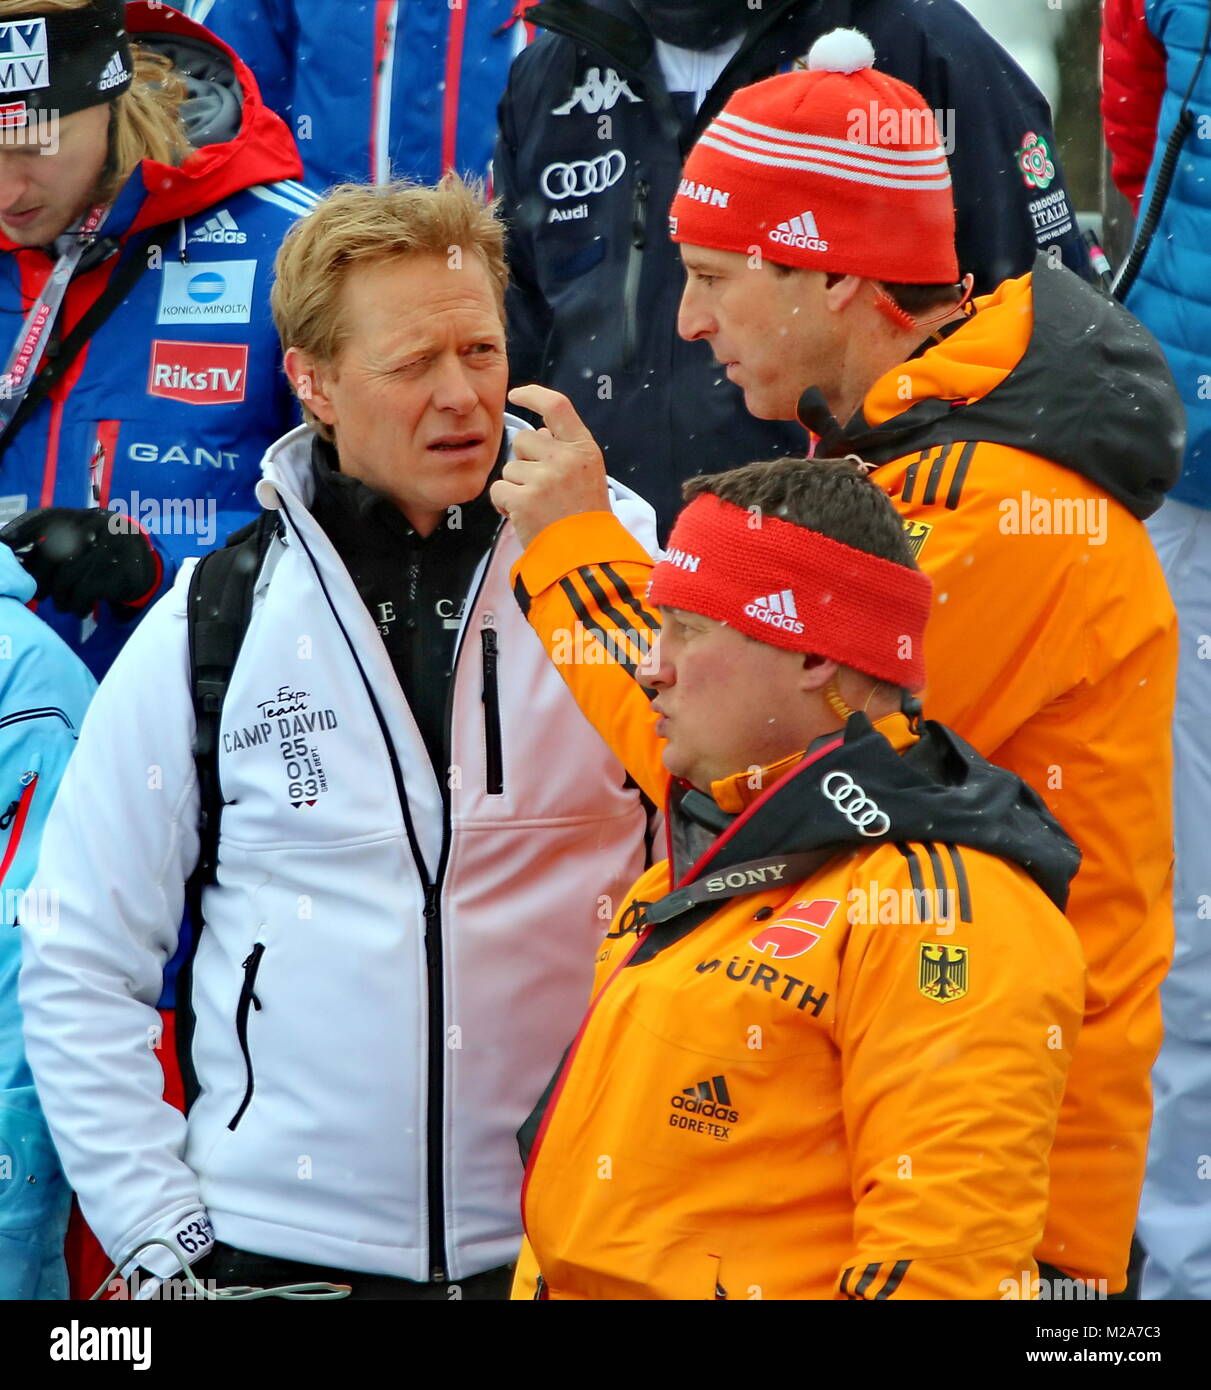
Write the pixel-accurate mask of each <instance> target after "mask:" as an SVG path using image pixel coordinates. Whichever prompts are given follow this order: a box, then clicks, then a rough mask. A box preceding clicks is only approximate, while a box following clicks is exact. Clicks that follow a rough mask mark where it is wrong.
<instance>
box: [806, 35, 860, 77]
mask: <svg viewBox="0 0 1211 1390" xmlns="http://www.w3.org/2000/svg"><path fill="white" fill-rule="evenodd" d="M874 65H875V50H874V47H873V45H872V44H871V41H870V40H869V39H868V38H867V37H866V35H865V34H864V33H863V32H862V31H861V30H860V29H834V30H833V31H832V32H831V33H829V34H821V36H820V37H819V38H818V39H817V40H816V42H815V43H814V44H812V46H811V48H810V49H809V50H808V54H807V66H808V67H809V68H810V69H811V71H812V72H859V71H860V70H861V69H862V68H873V67H874Z"/></svg>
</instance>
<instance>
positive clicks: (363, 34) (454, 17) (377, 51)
mask: <svg viewBox="0 0 1211 1390" xmlns="http://www.w3.org/2000/svg"><path fill="white" fill-rule="evenodd" d="M528 3H529V0H522V2H521V3H520V4H519V3H517V0H458V3H454V0H356V3H355V0H186V3H185V4H183V5H182V8H183V9H184V10H185V11H186V13H187V14H189V15H191V16H192V17H193V18H194V19H196V20H199V21H201V22H202V23H204V24H206V25H208V26H209V27H210V28H211V29H212V30H213V31H214V32H215V33H216V34H218V35H220V36H221V37H222V38H224V39H226V40H227V42H228V43H229V44H231V46H232V47H233V48H234V49H235V50H236V52H237V53H239V55H240V56H241V57H242V58H243V59H244V61H245V62H246V63H247V64H248V65H249V67H251V68H252V70H253V72H255V73H256V75H257V80H258V82H259V83H260V86H261V91H262V93H263V94H264V97H265V100H266V102H267V103H268V104H269V105H270V106H271V107H272V108H273V109H274V110H275V111H276V112H278V114H279V115H281V116H283V117H285V119H286V120H287V121H288V122H289V124H290V128H291V131H292V133H293V134H294V136H295V138H296V139H297V140H298V144H299V150H300V152H301V153H302V156H303V167H304V169H305V170H306V174H305V182H306V183H307V184H308V185H309V186H310V187H312V188H326V187H328V185H330V184H333V183H341V182H344V181H345V180H355V181H365V180H370V181H372V182H374V183H383V182H384V181H385V180H386V179H388V178H390V177H392V176H394V177H396V178H411V179H418V180H419V181H420V182H422V183H435V182H436V181H437V179H438V177H439V176H440V175H441V174H442V173H443V172H444V171H445V170H446V169H457V170H458V171H459V172H460V173H463V174H468V173H469V174H474V175H477V176H479V177H481V178H482V177H484V176H485V175H486V174H487V173H488V166H489V164H490V162H491V159H492V144H493V141H494V140H495V138H496V103H497V100H498V99H499V97H500V94H501V92H502V91H503V90H504V86H505V78H506V77H507V76H508V71H509V63H510V62H511V61H512V59H513V57H514V55H515V54H516V53H517V52H518V51H519V50H520V49H521V48H523V47H524V46H525V41H526V26H525V25H524V24H523V23H521V22H520V12H521V10H522V9H523V8H524V7H525V5H526V4H528Z"/></svg>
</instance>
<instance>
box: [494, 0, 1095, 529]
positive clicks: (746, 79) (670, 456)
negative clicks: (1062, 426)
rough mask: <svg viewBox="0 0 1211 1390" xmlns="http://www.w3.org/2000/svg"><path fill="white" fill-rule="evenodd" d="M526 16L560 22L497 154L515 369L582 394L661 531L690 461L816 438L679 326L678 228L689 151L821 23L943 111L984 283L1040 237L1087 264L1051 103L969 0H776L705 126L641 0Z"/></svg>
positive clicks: (580, 401)
mask: <svg viewBox="0 0 1211 1390" xmlns="http://www.w3.org/2000/svg"><path fill="white" fill-rule="evenodd" d="M526 18H527V20H530V21H533V22H534V23H535V24H537V25H539V26H540V27H541V28H542V29H543V30H545V31H546V32H544V33H543V34H542V35H541V36H540V37H539V38H538V39H537V40H536V41H535V42H534V43H533V44H531V45H530V47H529V48H528V49H526V50H525V51H524V52H523V53H522V54H521V55H520V57H518V59H517V60H516V61H515V62H514V64H513V68H512V70H511V72H510V77H509V85H508V88H507V89H506V91H505V95H504V97H503V99H502V101H501V105H500V138H499V140H498V142H497V151H496V162H495V170H494V172H495V185H496V190H497V192H498V193H499V194H500V195H501V196H502V199H503V212H504V215H505V217H506V218H507V219H508V220H509V222H510V223H511V231H510V235H509V247H508V255H509V264H510V269H511V271H512V277H513V283H512V287H511V289H510V292H509V298H508V316H509V359H510V368H511V376H512V379H513V383H514V384H515V385H516V384H521V383H524V382H528V381H538V382H541V383H542V384H544V385H546V386H550V387H553V388H554V389H555V390H558V391H562V392H564V393H565V394H566V395H568V396H569V397H571V399H572V401H573V403H574V404H575V406H576V408H577V410H578V411H579V412H580V414H581V416H582V418H583V419H584V420H585V422H586V424H587V425H588V427H589V428H590V429H591V430H592V431H593V433H594V435H595V436H596V438H597V440H598V442H599V443H600V444H601V445H602V447H603V449H604V451H605V454H606V464H607V466H608V468H609V470H610V472H611V474H612V475H613V476H614V477H616V478H619V479H620V480H622V481H625V482H626V483H627V484H629V485H630V486H631V487H633V488H635V490H636V491H637V492H639V493H641V494H642V495H643V496H644V497H646V498H647V499H648V501H649V502H651V503H652V505H653V506H654V507H655V508H656V512H657V516H658V517H659V519H660V522H661V527H662V532H663V530H665V529H667V527H668V525H669V524H670V523H671V520H672V518H673V516H674V515H675V514H676V512H677V510H678V509H679V507H680V502H681V492H680V484H681V482H682V480H684V479H685V478H688V477H691V476H693V475H694V474H696V473H703V472H714V471H716V470H719V469H724V468H731V467H734V466H736V465H737V464H741V463H748V462H751V461H752V460H754V459H760V458H773V457H777V456H779V455H785V454H795V453H798V454H801V453H802V452H803V450H804V442H805V441H804V434H803V430H802V428H801V427H799V426H798V425H796V424H793V423H789V422H779V421H773V422H770V421H760V420H755V419H753V418H752V417H751V416H750V415H749V414H748V412H747V411H746V410H745V407H744V398H743V395H742V394H741V392H740V391H739V389H738V388H736V387H735V386H733V385H732V384H731V383H730V382H728V381H727V380H726V378H725V377H724V375H723V373H722V371H721V370H720V368H719V367H718V365H717V364H716V363H715V360H714V358H713V357H712V355H711V351H710V348H709V347H708V346H707V344H706V343H704V342H695V343H686V342H683V341H682V340H681V339H679V338H678V336H677V330H676V319H677V306H678V303H679V301H680V297H681V290H682V285H683V283H684V276H683V272H682V270H681V262H680V257H679V255H678V252H677V248H676V247H675V246H674V245H673V244H672V243H671V242H670V241H669V239H668V230H667V228H668V209H669V204H670V203H671V201H672V198H673V195H674V193H675V192H676V188H677V182H678V179H679V176H680V170H681V164H682V161H683V159H684V157H685V155H686V153H687V152H688V150H689V148H690V146H691V145H692V144H693V142H694V140H695V139H696V138H697V136H698V134H699V133H700V132H701V131H702V129H703V128H704V127H705V126H706V124H707V122H708V121H709V120H710V118H711V117H712V116H713V115H714V114H715V113H717V112H718V110H719V109H720V107H721V106H722V105H723V104H724V102H725V101H726V100H727V98H728V96H729V95H730V94H731V93H732V92H733V91H735V90H736V88H738V87H741V86H746V85H748V84H749V83H751V82H755V81H758V80H760V79H762V78H765V77H769V76H772V75H773V74H774V73H775V72H780V71H789V70H790V69H791V68H792V67H794V66H795V65H796V61H797V60H800V59H803V58H804V57H805V55H806V53H807V50H808V49H809V48H810V47H811V45H812V43H813V42H814V41H815V40H816V39H817V38H818V37H819V36H820V35H821V34H823V33H827V32H828V31H829V30H831V29H834V28H837V27H839V26H844V27H853V28H857V29H860V30H862V31H863V32H864V33H865V34H867V35H868V36H869V37H870V39H871V42H872V43H873V44H874V48H875V55H876V66H877V67H879V68H880V69H881V70H883V71H886V72H889V73H891V74H893V75H894V76H895V77H898V78H900V79H901V80H903V81H905V82H908V83H910V84H911V85H912V86H914V87H916V88H917V90H918V91H920V92H921V94H922V95H923V96H924V97H925V99H926V101H927V102H928V104H929V105H930V106H931V107H933V108H935V109H937V110H940V111H942V112H943V113H944V114H943V125H944V128H943V130H942V132H941V133H942V134H943V138H944V139H947V131H948V130H953V132H954V149H953V153H950V164H951V173H952V176H953V179H954V185H955V197H956V202H957V213H958V230H957V241H958V252H959V264H960V268H961V269H962V270H963V271H971V272H973V273H974V275H975V277H976V292H977V293H984V292H987V291H989V290H991V289H993V288H994V287H995V286H996V285H998V284H999V283H1000V282H1001V281H1002V280H1004V279H1006V278H1008V277H1010V276H1014V275H1020V274H1023V273H1024V272H1025V271H1027V270H1029V269H1030V267H1031V265H1032V263H1033V261H1034V257H1035V254H1036V251H1037V250H1038V247H1039V246H1048V245H1052V244H1054V245H1057V246H1059V247H1060V249H1061V251H1062V253H1063V258H1064V260H1065V262H1066V263H1067V264H1068V265H1070V266H1072V267H1073V268H1074V269H1078V270H1080V271H1081V272H1082V273H1085V274H1088V256H1087V254H1086V251H1085V248H1084V245H1083V243H1082V242H1081V240H1080V234H1079V232H1078V230H1077V228H1076V226H1075V219H1074V217H1073V216H1072V214H1071V210H1070V206H1069V204H1068V202H1067V193H1066V190H1065V186H1064V177H1063V173H1062V171H1061V168H1060V164H1059V160H1058V158H1057V155H1056V144H1055V136H1054V134H1053V133H1052V128H1051V116H1050V113H1049V112H1048V109H1047V103H1046V101H1045V100H1044V98H1043V96H1042V95H1041V93H1040V92H1039V91H1038V89H1037V88H1036V87H1035V86H1034V85H1033V83H1032V82H1031V81H1030V79H1029V78H1028V77H1027V76H1026V75H1025V73H1023V72H1022V71H1021V69H1020V68H1019V67H1018V66H1017V65H1016V64H1015V63H1014V61H1013V59H1012V58H1010V57H1009V55H1008V54H1007V53H1005V51H1004V50H1003V49H1002V48H1000V47H999V46H998V45H997V44H996V43H995V42H994V41H993V39H992V38H990V37H989V35H988V34H987V33H985V31H984V30H983V29H982V28H981V27H980V26H979V25H978V24H977V23H976V21H975V20H974V19H972V17H971V16H970V15H969V14H968V13H967V11H966V10H965V9H963V7H962V6H961V5H960V4H958V3H957V0H766V3H765V4H764V6H763V7H762V8H761V9H759V10H755V11H754V13H753V18H752V19H751V20H750V22H749V28H748V32H747V34H746V38H745V42H744V44H743V45H742V47H741V50H740V52H739V53H738V54H737V55H736V57H735V58H734V59H733V60H732V62H731V63H730V64H729V66H728V68H727V70H726V71H725V72H724V74H723V75H722V77H721V78H720V79H719V81H718V82H717V83H716V85H715V87H714V88H713V89H712V91H711V92H710V93H709V94H708V96H707V98H706V101H705V102H704V103H703V106H702V108H701V110H700V111H699V113H698V115H697V118H696V120H694V121H693V122H692V123H691V124H684V123H682V122H680V121H679V119H678V115H677V112H676V111H675V109H674V104H673V103H672V102H671V100H670V98H669V95H668V93H667V91H666V89H665V85H664V80H663V78H662V75H661V72H660V65H659V61H658V59H657V57H656V54H655V50H654V45H653V42H652V39H651V36H650V34H649V33H648V31H647V30H646V28H645V27H644V25H643V23H642V21H641V20H640V18H639V16H638V15H637V14H636V12H635V11H634V10H633V9H632V8H631V6H630V5H629V4H628V3H627V0H598V3H595V4H589V3H586V0H545V3H543V4H540V5H538V6H537V7H536V8H534V9H531V10H528V11H527V12H526ZM623 84H625V87H624V86H623ZM606 118H608V119H606ZM1030 134H1034V135H1036V136H1038V137H1040V138H1041V139H1042V140H1043V141H1045V143H1046V145H1047V149H1048V153H1049V155H1050V166H1051V173H1050V175H1048V174H1047V173H1046V172H1045V170H1046V162H1045V161H1042V160H1040V161H1039V163H1040V165H1042V167H1043V169H1044V172H1043V173H1042V174H1041V175H1040V177H1039V179H1038V181H1036V183H1035V184H1030V183H1028V182H1027V178H1026V174H1025V173H1024V172H1023V168H1022V167H1021V160H1020V156H1019V152H1020V150H1021V149H1022V146H1023V144H1024V142H1025V141H1026V138H1027V136H1028V135H1030ZM948 143H949V142H948ZM593 161H596V162H593ZM569 171H570V172H569ZM577 179H580V180H581V182H580V183H577V182H576V180H577ZM594 190H596V191H594ZM1044 202H1045V203H1046V206H1040V207H1036V208H1033V209H1032V204H1036V203H1038V204H1042V203H1044ZM568 214H571V216H569V215H568ZM1036 222H1037V223H1038V224H1039V225H1038V226H1037V227H1036V225H1035V224H1036Z"/></svg>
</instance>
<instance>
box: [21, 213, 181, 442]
mask: <svg viewBox="0 0 1211 1390" xmlns="http://www.w3.org/2000/svg"><path fill="white" fill-rule="evenodd" d="M174 225H175V223H172V224H170V223H167V222H165V223H163V224H162V225H161V226H159V227H156V228H154V229H153V230H152V231H151V232H150V233H149V235H148V236H147V237H146V238H145V239H144V241H143V244H142V245H141V246H140V247H138V248H136V249H135V251H134V252H133V253H132V254H131V255H129V256H128V257H127V258H126V260H125V261H124V262H123V263H122V264H121V265H120V266H118V268H117V269H116V270H115V271H114V273H113V274H112V275H111V276H110V277H109V281H108V283H107V284H106V286H105V288H104V289H103V290H102V291H101V293H100V294H99V295H98V296H97V298H96V299H94V300H93V302H92V303H91V304H90V305H89V307H88V308H87V309H86V310H85V312H84V315H83V317H82V318H81V319H80V321H79V322H78V323H77V324H76V326H75V327H74V328H73V329H72V331H71V332H70V333H69V334H68V335H67V337H66V338H63V339H62V340H61V341H60V342H59V343H58V344H55V343H53V342H52V343H51V345H50V346H48V348H47V350H46V358H47V360H46V364H45V366H44V367H43V368H42V370H41V371H40V372H39V373H38V375H37V376H36V377H35V378H34V380H33V383H32V384H31V386H30V388H29V390H28V391H27V392H26V395H25V399H24V400H23V401H22V402H21V404H20V405H19V406H18V407H17V409H16V412H15V413H14V415H13V418H12V419H11V420H10V421H9V424H8V429H6V430H5V431H4V434H3V437H0V458H3V457H4V452H5V450H6V449H7V448H8V446H9V445H10V444H11V443H12V442H13V440H14V439H16V437H17V435H18V434H19V433H20V431H21V429H22V427H23V426H24V425H25V423H26V421H27V420H28V419H29V418H30V416H31V415H32V414H33V413H34V411H35V410H37V408H38V407H39V406H40V405H41V404H42V402H43V401H44V400H45V399H46V397H47V396H48V395H49V394H50V392H51V391H52V390H53V389H54V387H55V383H56V382H58V381H61V380H62V378H63V377H64V376H65V375H66V373H67V370H68V368H69V367H70V366H71V364H72V363H73V362H74V361H75V360H76V358H77V357H79V355H80V352H81V350H82V349H83V347H84V345H85V343H87V342H88V340H89V339H90V338H91V337H92V336H93V334H94V333H95V332H96V331H97V329H98V328H100V327H101V325H102V324H103V323H104V322H105V320H106V319H107V318H108V317H109V316H110V314H112V313H113V311H114V310H115V309H116V308H117V307H118V305H119V304H121V302H122V301H123V300H124V299H125V298H126V296H127V295H128V294H129V293H130V291H131V289H132V287H133V286H134V283H135V281H136V280H138V278H139V277H140V276H141V275H142V274H143V272H144V271H145V270H147V269H148V268H149V266H150V262H151V260H152V254H151V251H152V247H153V246H155V247H157V248H158V249H160V250H162V249H163V246H162V243H163V242H164V240H165V239H166V238H167V237H168V235H169V234H170V232H171V229H172V226H174Z"/></svg>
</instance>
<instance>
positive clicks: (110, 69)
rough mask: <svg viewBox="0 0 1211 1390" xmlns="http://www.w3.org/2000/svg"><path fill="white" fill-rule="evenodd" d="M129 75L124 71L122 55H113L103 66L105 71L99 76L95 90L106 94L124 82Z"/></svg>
mask: <svg viewBox="0 0 1211 1390" xmlns="http://www.w3.org/2000/svg"><path fill="white" fill-rule="evenodd" d="M129 76H130V74H129V73H128V72H127V71H126V64H125V63H123V61H122V55H121V54H120V53H115V54H114V56H113V57H112V58H111V59H110V60H109V62H108V63H106V64H105V71H104V72H103V73H102V74H101V79H100V81H99V82H98V83H97V89H98V90H99V91H102V92H108V91H109V90H110V88H111V87H116V86H118V85H119V83H122V82H125V81H126V79H127V78H128V77H129Z"/></svg>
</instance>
